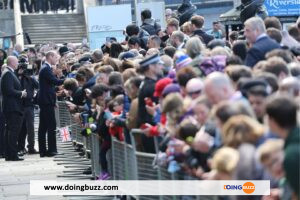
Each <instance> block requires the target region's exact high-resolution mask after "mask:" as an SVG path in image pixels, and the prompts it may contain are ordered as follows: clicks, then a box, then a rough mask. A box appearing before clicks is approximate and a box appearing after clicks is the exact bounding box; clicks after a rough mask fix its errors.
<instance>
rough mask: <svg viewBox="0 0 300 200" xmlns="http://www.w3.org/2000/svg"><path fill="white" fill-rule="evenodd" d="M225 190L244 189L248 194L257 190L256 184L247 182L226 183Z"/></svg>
mask: <svg viewBox="0 0 300 200" xmlns="http://www.w3.org/2000/svg"><path fill="white" fill-rule="evenodd" d="M224 190H243V191H244V192H245V193H246V194H252V193H253V192H254V191H255V185H254V184H253V183H251V182H246V183H244V185H224Z"/></svg>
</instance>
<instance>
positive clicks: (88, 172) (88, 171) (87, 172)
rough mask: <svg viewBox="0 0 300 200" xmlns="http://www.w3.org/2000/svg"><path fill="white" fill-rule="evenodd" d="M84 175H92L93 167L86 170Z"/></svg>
mask: <svg viewBox="0 0 300 200" xmlns="http://www.w3.org/2000/svg"><path fill="white" fill-rule="evenodd" d="M82 173H83V174H86V175H89V174H92V168H91V167H88V168H86V169H85V170H84V171H83V172H82Z"/></svg>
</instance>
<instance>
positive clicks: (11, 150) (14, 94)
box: [1, 56, 27, 161]
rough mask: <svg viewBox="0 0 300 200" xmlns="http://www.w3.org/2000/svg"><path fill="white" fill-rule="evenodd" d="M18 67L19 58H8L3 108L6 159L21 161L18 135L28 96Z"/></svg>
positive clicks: (2, 82)
mask: <svg viewBox="0 0 300 200" xmlns="http://www.w3.org/2000/svg"><path fill="white" fill-rule="evenodd" d="M17 67H18V59H17V58H16V57H14V56H9V57H8V58H7V67H6V68H5V70H4V71H3V74H2V78H1V93H2V108H3V113H4V116H5V122H6V128H5V160H6V161H21V160H24V159H23V158H19V157H18V146H17V141H18V136H19V133H20V130H21V127H22V121H23V109H24V108H23V101H22V98H25V97H26V96H27V92H26V91H25V90H23V91H22V87H21V84H20V81H19V80H18V78H17V76H16V75H15V73H14V71H15V70H16V69H17Z"/></svg>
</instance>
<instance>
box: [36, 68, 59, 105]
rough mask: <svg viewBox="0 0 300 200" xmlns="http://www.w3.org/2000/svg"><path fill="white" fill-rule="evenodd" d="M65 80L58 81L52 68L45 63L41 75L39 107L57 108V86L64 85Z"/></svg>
mask: <svg viewBox="0 0 300 200" xmlns="http://www.w3.org/2000/svg"><path fill="white" fill-rule="evenodd" d="M63 82H64V80H60V79H57V78H56V77H55V76H54V74H53V72H52V69H51V67H50V66H49V65H48V64H47V63H44V64H43V66H42V69H41V70H40V73H39V84H40V90H39V92H38V104H39V106H55V103H56V94H55V86H56V85H61V84H63Z"/></svg>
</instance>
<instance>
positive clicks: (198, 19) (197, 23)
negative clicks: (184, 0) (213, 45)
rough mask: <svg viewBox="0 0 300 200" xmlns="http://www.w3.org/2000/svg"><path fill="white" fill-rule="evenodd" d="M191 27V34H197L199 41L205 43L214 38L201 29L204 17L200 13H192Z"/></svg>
mask: <svg viewBox="0 0 300 200" xmlns="http://www.w3.org/2000/svg"><path fill="white" fill-rule="evenodd" d="M191 23H192V28H193V35H192V37H193V36H198V37H199V38H200V39H201V41H202V42H203V43H204V44H205V45H207V44H208V43H209V42H210V41H212V40H213V39H214V37H213V36H211V35H208V34H207V33H205V32H204V31H203V30H202V27H203V25H204V17H202V16H200V15H194V16H193V17H192V18H191Z"/></svg>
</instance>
